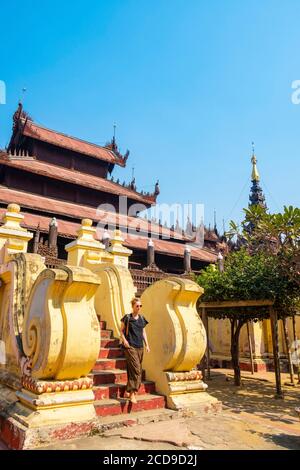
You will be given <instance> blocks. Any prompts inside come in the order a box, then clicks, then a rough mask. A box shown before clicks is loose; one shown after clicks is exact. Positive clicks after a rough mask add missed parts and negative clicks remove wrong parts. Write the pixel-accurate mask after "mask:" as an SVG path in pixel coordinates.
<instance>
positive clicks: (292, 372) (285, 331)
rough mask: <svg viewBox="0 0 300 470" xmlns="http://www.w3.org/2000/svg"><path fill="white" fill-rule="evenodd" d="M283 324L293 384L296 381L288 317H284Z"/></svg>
mask: <svg viewBox="0 0 300 470" xmlns="http://www.w3.org/2000/svg"><path fill="white" fill-rule="evenodd" d="M282 325H283V332H284V339H285V346H286V352H287V357H288V363H289V371H290V379H291V384H292V385H295V382H294V370H293V364H292V354H291V345H290V340H289V332H288V328H287V324H286V318H283V319H282Z"/></svg>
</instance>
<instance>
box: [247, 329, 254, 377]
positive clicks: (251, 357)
mask: <svg viewBox="0 0 300 470" xmlns="http://www.w3.org/2000/svg"><path fill="white" fill-rule="evenodd" d="M247 335H248V344H249V351H250V362H251V374H254V363H253V351H252V340H251V336H250V331H249V322H248V321H247Z"/></svg>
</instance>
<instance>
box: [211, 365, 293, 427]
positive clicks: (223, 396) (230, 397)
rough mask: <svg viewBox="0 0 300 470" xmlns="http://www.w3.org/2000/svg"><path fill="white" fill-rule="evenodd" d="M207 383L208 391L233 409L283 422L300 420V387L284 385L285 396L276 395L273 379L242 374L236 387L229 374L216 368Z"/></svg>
mask: <svg viewBox="0 0 300 470" xmlns="http://www.w3.org/2000/svg"><path fill="white" fill-rule="evenodd" d="M229 372H230V371H229ZM226 377H227V379H226ZM207 384H208V391H209V393H210V395H212V396H214V397H216V398H217V399H218V400H220V401H221V402H222V403H223V406H224V408H225V409H226V408H227V409H229V410H230V411H231V412H233V413H237V414H239V413H242V412H246V413H250V414H255V415H256V416H261V417H264V418H267V419H268V420H270V421H276V422H281V423H285V424H295V423H297V422H298V423H299V419H298V416H297V413H296V411H295V408H296V407H299V405H300V394H299V392H300V389H299V388H291V387H283V390H284V399H278V398H275V385H274V383H272V382H268V381H261V380H259V379H255V378H242V385H241V386H240V387H237V386H235V385H234V383H233V377H229V381H228V376H227V375H226V374H225V373H224V372H218V371H217V370H214V371H213V372H212V379H211V380H209V381H208V382H207Z"/></svg>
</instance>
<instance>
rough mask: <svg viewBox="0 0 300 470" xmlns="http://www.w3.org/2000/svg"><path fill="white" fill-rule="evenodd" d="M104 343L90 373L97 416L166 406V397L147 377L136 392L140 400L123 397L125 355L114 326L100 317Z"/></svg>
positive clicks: (125, 376) (102, 341)
mask: <svg viewBox="0 0 300 470" xmlns="http://www.w3.org/2000/svg"><path fill="white" fill-rule="evenodd" d="M100 327H101V346H100V351H99V356H98V360H97V361H96V364H95V366H94V368H93V370H92V372H91V374H90V376H91V377H92V378H93V383H94V386H93V392H94V396H95V402H94V405H95V409H96V413H97V415H98V416H101V417H105V416H113V415H121V414H128V413H132V412H139V411H146V410H154V409H159V408H165V397H164V396H162V395H158V394H157V393H156V391H155V383H154V382H149V381H147V380H146V378H145V371H143V377H142V384H141V387H140V389H139V392H138V395H137V403H131V402H130V401H129V400H128V399H125V398H123V396H124V392H125V389H126V382H127V372H126V359H125V356H124V352H123V350H122V348H120V347H119V340H118V339H116V338H114V337H113V332H112V330H108V329H106V323H105V322H104V321H100Z"/></svg>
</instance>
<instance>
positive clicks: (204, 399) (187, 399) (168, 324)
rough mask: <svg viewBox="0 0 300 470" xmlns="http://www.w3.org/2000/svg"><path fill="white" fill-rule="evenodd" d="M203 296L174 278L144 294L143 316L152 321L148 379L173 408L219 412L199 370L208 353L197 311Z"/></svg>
mask: <svg viewBox="0 0 300 470" xmlns="http://www.w3.org/2000/svg"><path fill="white" fill-rule="evenodd" d="M202 293H203V289H202V288H201V287H199V285H198V284H196V283H195V282H193V281H191V280H189V279H183V278H177V277H170V278H166V279H163V280H161V281H157V282H155V283H154V284H152V285H151V286H149V287H148V288H147V289H146V290H145V291H144V292H143V294H142V296H141V301H142V304H143V309H142V313H143V314H144V315H145V318H147V320H148V321H149V324H148V325H147V335H148V339H149V345H150V349H151V352H150V353H145V355H144V362H143V365H144V368H145V370H146V378H147V379H149V380H153V381H155V383H156V389H157V391H158V392H159V393H161V394H163V395H165V396H166V398H167V404H168V407H169V408H172V409H182V408H191V407H194V406H196V407H201V408H202V407H203V408H204V409H211V408H212V409H218V408H219V407H220V402H218V400H217V399H215V398H213V397H211V396H210V395H209V394H208V393H206V389H207V385H206V384H205V383H204V382H203V381H202V374H201V371H200V370H198V369H197V365H198V364H199V363H200V361H201V359H202V357H203V355H204V353H205V350H206V343H207V338H206V332H205V328H204V325H203V323H202V321H201V319H200V317H199V314H198V312H197V309H196V302H197V299H198V298H199V296H200V295H201V294H202Z"/></svg>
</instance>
